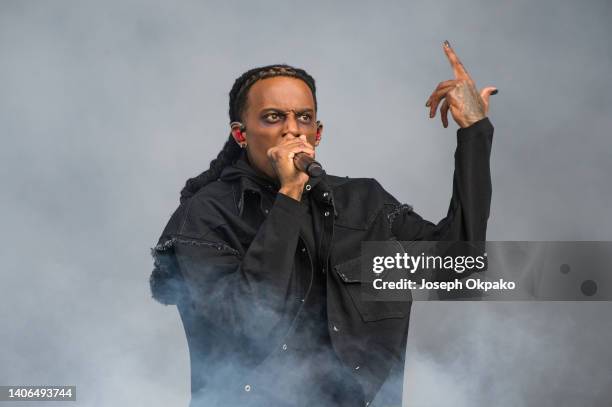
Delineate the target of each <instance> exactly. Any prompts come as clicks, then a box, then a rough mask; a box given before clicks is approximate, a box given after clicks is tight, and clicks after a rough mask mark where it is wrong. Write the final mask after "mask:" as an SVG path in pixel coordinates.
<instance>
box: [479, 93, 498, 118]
mask: <svg viewBox="0 0 612 407" xmlns="http://www.w3.org/2000/svg"><path fill="white" fill-rule="evenodd" d="M495 94H497V88H496V87H495V86H487V87H486V88H483V89H482V90H481V91H480V97H481V98H482V101H483V102H484V105H485V114H486V113H487V112H488V111H489V96H491V95H495Z"/></svg>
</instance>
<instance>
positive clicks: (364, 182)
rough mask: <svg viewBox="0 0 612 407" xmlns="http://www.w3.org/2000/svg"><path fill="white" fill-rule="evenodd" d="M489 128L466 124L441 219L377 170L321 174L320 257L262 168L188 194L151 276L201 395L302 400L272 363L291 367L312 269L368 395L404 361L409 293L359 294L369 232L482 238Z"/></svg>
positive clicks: (195, 396) (247, 400) (340, 344)
mask: <svg viewBox="0 0 612 407" xmlns="http://www.w3.org/2000/svg"><path fill="white" fill-rule="evenodd" d="M492 137H493V126H492V125H491V123H490V121H489V120H488V119H487V118H485V119H482V120H480V121H479V122H477V123H475V124H473V125H472V126H470V127H468V128H465V129H459V130H458V131H457V149H456V152H455V171H454V178H453V194H452V198H451V202H450V206H449V210H448V213H447V216H446V217H445V218H444V219H442V220H441V221H440V222H439V223H437V224H434V223H432V222H429V221H427V220H424V219H423V218H421V216H419V215H418V214H417V213H416V212H415V211H413V209H412V207H411V206H409V205H403V204H400V203H399V202H398V201H397V200H396V199H395V198H394V197H393V196H391V195H390V194H389V193H387V192H386V191H385V190H384V189H383V188H382V187H381V185H380V184H379V183H378V182H377V181H376V180H374V179H365V178H342V177H336V176H331V175H326V176H324V177H322V178H320V179H318V180H313V182H311V183H309V184H308V185H307V186H306V188H305V192H306V193H307V194H306V195H305V198H303V199H312V200H311V205H312V210H313V220H314V227H315V235H316V236H318V240H319V252H320V254H321V255H320V256H319V258H321V259H323V260H322V261H321V262H318V261H316V260H315V259H313V258H311V255H310V253H309V251H308V250H307V247H306V245H305V244H304V241H303V239H302V238H301V237H300V233H299V232H300V226H299V222H297V221H296V219H297V218H299V217H300V216H303V215H304V213H305V211H306V206H305V205H304V204H303V203H302V202H298V201H296V200H293V199H292V198H289V197H287V196H285V195H283V194H279V193H277V186H276V185H274V184H273V182H268V183H266V182H265V181H266V180H265V179H261V178H259V179H257V178H256V175H254V173H253V172H249V171H248V169H247V168H244V162H243V161H239V162H238V163H237V164H236V165H234V166H231V167H228V168H226V169H225V170H224V172H223V174H222V175H221V177H220V179H219V180H217V181H216V182H212V183H210V184H208V185H207V186H205V187H204V188H202V189H201V190H199V191H198V192H197V193H196V194H195V195H194V196H192V197H191V198H189V199H187V200H185V201H184V202H183V203H182V204H181V205H180V206H179V207H178V209H177V210H176V211H175V212H174V214H173V215H172V217H171V218H170V221H169V222H168V224H167V225H166V227H165V229H164V231H163V233H162V235H161V237H160V238H159V241H158V244H157V245H156V246H155V248H154V249H153V250H152V253H153V256H154V258H155V268H154V270H153V273H152V275H151V280H150V283H151V290H152V293H153V296H154V298H156V299H157V300H158V301H160V302H161V303H164V304H176V305H177V307H178V310H179V313H180V316H181V319H182V322H183V326H184V329H185V333H186V336H187V341H188V345H189V351H190V357H191V378H192V383H191V385H192V389H191V390H192V406H195V405H215V403H218V404H219V405H226V406H228V405H233V403H236V404H235V405H246V406H249V405H252V406H255V405H260V404H261V405H288V406H290V405H294V404H293V403H292V402H291V401H290V400H291V398H290V397H291V395H284V394H283V390H282V388H279V387H278V381H277V380H278V377H276V376H271V375H269V374H268V373H269V370H270V369H277V368H279V366H285V367H288V366H289V365H288V364H285V365H283V363H284V362H283V361H284V360H289V359H290V358H291V356H290V355H291V349H292V347H295V346H297V345H298V344H294V343H292V338H293V336H292V334H293V330H294V328H295V327H296V321H297V320H298V318H299V316H300V311H301V309H302V307H303V305H304V302H303V300H304V298H305V296H306V295H307V294H308V288H309V287H308V286H307V285H306V284H304V283H303V281H304V280H303V278H302V279H300V277H303V276H304V275H307V276H311V275H312V273H315V272H324V273H325V274H326V279H327V316H328V323H329V335H330V337H331V341H332V345H333V349H334V351H335V353H336V355H337V356H338V357H339V358H340V360H341V361H342V363H343V364H344V366H346V367H347V369H349V370H350V371H351V372H352V374H353V375H354V378H355V379H356V380H357V382H358V383H359V384H360V385H361V387H362V389H363V393H364V395H365V401H364V403H367V404H369V403H370V402H371V401H372V400H373V398H374V396H375V395H376V393H377V392H378V391H379V389H380V388H381V385H382V384H383V382H384V381H385V379H386V378H387V377H388V376H389V374H390V371H391V369H392V368H397V367H398V366H400V370H399V371H400V372H401V368H403V360H404V352H405V346H406V339H407V332H408V321H409V314H410V305H411V304H410V303H405V302H392V301H390V302H380V301H376V302H366V301H362V299H361V296H360V290H359V288H360V285H361V276H360V275H361V273H360V267H359V256H360V250H361V242H362V241H382V240H394V239H395V240H400V241H413V240H468V241H485V240H486V227H487V220H488V217H489V207H490V201H491V176H490V167H489V157H490V152H491V143H492ZM241 162H242V164H241ZM241 166H242V167H241ZM271 366H272V367H271ZM288 370H291V369H290V368H289V369H288ZM286 374H287V375H289V374H290V372H287V373H286ZM272 377H274V378H272ZM399 394H401V389H399ZM287 397H288V398H287ZM266 403H267V404H266ZM283 403H284V404H283ZM367 404H366V405H367Z"/></svg>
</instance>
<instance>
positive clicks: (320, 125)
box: [315, 120, 323, 147]
mask: <svg viewBox="0 0 612 407" xmlns="http://www.w3.org/2000/svg"><path fill="white" fill-rule="evenodd" d="M322 136H323V123H321V122H320V121H318V120H317V135H316V136H315V147H317V146H318V145H319V143H320V142H321V137H322Z"/></svg>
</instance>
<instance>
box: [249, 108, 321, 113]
mask: <svg viewBox="0 0 612 407" xmlns="http://www.w3.org/2000/svg"><path fill="white" fill-rule="evenodd" d="M266 110H275V111H277V112H283V113H284V112H286V111H287V110H284V109H281V108H278V107H266V108H263V109H261V111H262V112H265V111H266ZM289 110H295V112H296V113H314V109H311V108H309V107H304V108H301V109H289Z"/></svg>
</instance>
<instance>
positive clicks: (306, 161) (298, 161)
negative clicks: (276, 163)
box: [293, 153, 325, 177]
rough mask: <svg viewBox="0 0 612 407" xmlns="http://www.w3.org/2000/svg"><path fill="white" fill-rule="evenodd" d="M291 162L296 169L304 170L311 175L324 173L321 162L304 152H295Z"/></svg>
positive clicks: (315, 175)
mask: <svg viewBox="0 0 612 407" xmlns="http://www.w3.org/2000/svg"><path fill="white" fill-rule="evenodd" d="M293 164H294V165H295V167H296V168H297V169H298V170H300V171H303V172H305V173H306V174H308V175H310V176H311V177H320V176H321V175H323V174H325V170H324V169H323V166H322V165H321V163H319V162H318V161H315V160H314V159H313V158H312V157H310V156H309V155H308V154H306V153H297V154H296V155H295V156H293Z"/></svg>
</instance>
